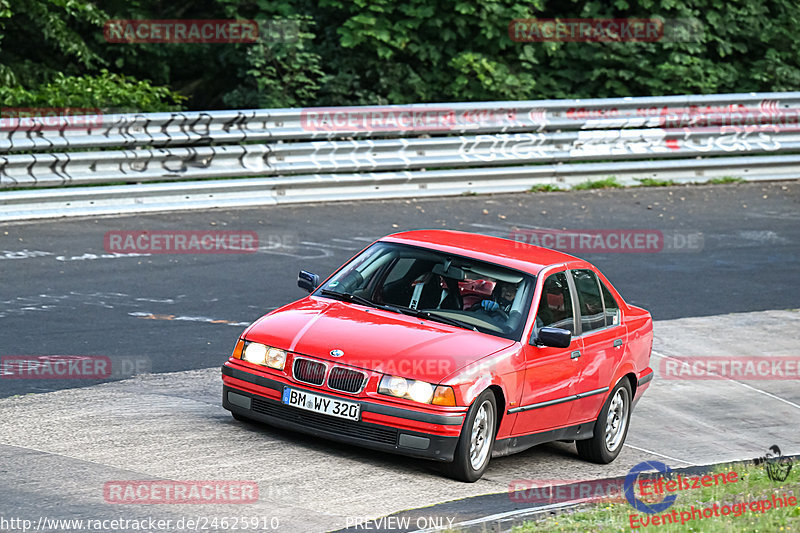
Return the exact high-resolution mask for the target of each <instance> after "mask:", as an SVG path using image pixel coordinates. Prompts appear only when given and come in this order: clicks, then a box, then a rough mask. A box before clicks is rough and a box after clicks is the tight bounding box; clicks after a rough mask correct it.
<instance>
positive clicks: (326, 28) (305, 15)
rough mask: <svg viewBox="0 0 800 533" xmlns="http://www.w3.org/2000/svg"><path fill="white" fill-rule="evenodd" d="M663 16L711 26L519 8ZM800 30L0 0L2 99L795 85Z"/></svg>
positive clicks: (746, 16) (496, 13)
mask: <svg viewBox="0 0 800 533" xmlns="http://www.w3.org/2000/svg"><path fill="white" fill-rule="evenodd" d="M652 17H660V18H662V19H665V20H691V21H694V22H695V23H696V24H697V25H698V26H697V28H699V31H698V32H697V33H696V34H695V36H694V38H691V39H684V40H680V39H678V40H665V41H659V42H515V41H514V40H512V39H511V38H510V37H509V34H508V27H509V23H510V22H511V21H512V20H514V19H529V18H540V19H553V18H559V19H570V18H572V19H574V18H582V19H587V18H589V19H591V18H616V19H624V18H652ZM109 19H161V20H163V19H253V20H256V21H258V23H259V27H260V28H261V30H262V31H261V36H260V38H259V40H258V42H256V43H228V44H187V43H170V44H163V43H161V44H158V43H151V44H144V43H109V42H107V41H106V40H105V39H104V37H103V32H102V28H103V24H104V23H105V22H106V21H107V20H109ZM798 27H800V8H798V7H797V5H796V4H795V3H794V2H792V1H791V0H765V1H764V2H760V3H759V2H751V1H750V0H729V1H726V2H722V1H720V0H614V1H612V2H608V1H606V0H573V1H571V2H555V1H553V0H532V1H528V2H519V1H518V0H402V1H400V0H319V2H313V1H310V0H284V1H280V2H278V1H275V0H171V1H170V2H164V1H163V0H97V1H94V2H93V1H90V0H0V105H6V106H8V105H23V104H24V103H26V102H27V103H28V105H31V106H34V105H35V106H58V105H70V106H85V107H115V108H135V109H141V110H143V111H153V110H162V109H170V108H174V107H176V106H180V105H183V106H186V107H189V108H194V109H215V108H248V107H299V106H308V105H355V104H386V103H410V102H446V101H475V100H520V99H541V98H589V97H614V96H635V95H666V94H686V93H718V92H723V93H724V92H747V91H783V90H796V89H798V87H800V37H798V35H797V30H796V28H798ZM183 97H185V98H187V100H186V101H185V102H184V101H183V100H182V98H183Z"/></svg>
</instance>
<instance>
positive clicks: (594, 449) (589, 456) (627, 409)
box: [575, 378, 631, 464]
mask: <svg viewBox="0 0 800 533" xmlns="http://www.w3.org/2000/svg"><path fill="white" fill-rule="evenodd" d="M630 419H631V384H630V382H629V381H628V379H627V378H622V379H621V380H620V381H619V383H617V384H616V385H615V386H614V388H613V389H612V391H611V394H609V395H608V400H606V404H605V405H604V406H603V408H602V409H601V410H600V415H599V416H598V417H597V421H596V422H595V423H594V436H593V437H592V438H591V439H586V440H579V441H576V442H575V444H576V446H577V448H578V455H579V456H580V457H581V458H583V459H585V460H587V461H591V462H593V463H598V464H608V463H610V462H611V461H613V460H614V459H616V458H617V456H618V455H619V452H620V451H622V445H623V444H624V443H625V437H626V436H627V435H628V426H629V425H630V424H629V423H630Z"/></svg>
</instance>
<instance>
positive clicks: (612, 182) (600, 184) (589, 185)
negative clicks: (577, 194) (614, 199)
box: [572, 176, 624, 191]
mask: <svg viewBox="0 0 800 533" xmlns="http://www.w3.org/2000/svg"><path fill="white" fill-rule="evenodd" d="M620 187H624V185H622V184H621V183H619V182H618V181H617V178H616V177H614V176H609V177H607V178H606V179H604V180H596V181H585V182H583V183H579V184H577V185H575V186H574V187H573V188H572V189H573V190H575V191H585V190H588V189H618V188H620Z"/></svg>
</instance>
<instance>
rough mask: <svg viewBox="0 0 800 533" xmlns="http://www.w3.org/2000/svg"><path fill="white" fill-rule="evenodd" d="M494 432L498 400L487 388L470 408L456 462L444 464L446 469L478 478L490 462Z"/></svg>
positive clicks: (460, 476) (468, 479) (472, 479)
mask: <svg viewBox="0 0 800 533" xmlns="http://www.w3.org/2000/svg"><path fill="white" fill-rule="evenodd" d="M495 433H497V401H496V400H495V398H494V394H492V391H490V390H485V391H483V392H482V393H481V395H480V396H478V398H477V399H476V400H475V401H474V402H472V406H471V407H470V408H469V411H467V416H466V418H465V420H464V428H463V429H462V430H461V436H460V437H459V438H458V444H457V445H456V452H455V455H454V457H453V462H452V463H448V464H446V465H445V466H444V469H445V473H446V474H447V475H448V476H449V477H451V478H453V479H457V480H459V481H466V482H467V483H473V482H475V481H478V480H479V479H480V478H481V476H483V473H484V472H485V471H486V467H487V466H489V459H491V457H492V449H493V448H494V437H495Z"/></svg>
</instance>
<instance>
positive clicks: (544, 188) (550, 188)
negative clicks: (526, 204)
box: [530, 183, 561, 192]
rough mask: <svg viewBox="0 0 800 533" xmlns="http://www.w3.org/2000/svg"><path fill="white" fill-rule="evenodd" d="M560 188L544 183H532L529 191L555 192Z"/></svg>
mask: <svg viewBox="0 0 800 533" xmlns="http://www.w3.org/2000/svg"><path fill="white" fill-rule="evenodd" d="M560 190H561V189H560V188H559V187H558V186H557V185H552V184H550V183H545V184H543V185H534V186H533V187H531V189H530V192H557V191H560Z"/></svg>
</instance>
